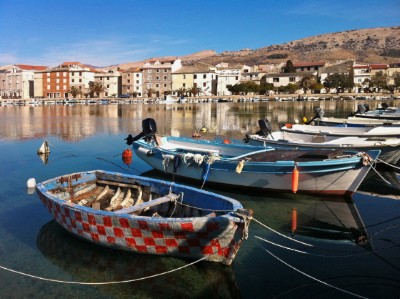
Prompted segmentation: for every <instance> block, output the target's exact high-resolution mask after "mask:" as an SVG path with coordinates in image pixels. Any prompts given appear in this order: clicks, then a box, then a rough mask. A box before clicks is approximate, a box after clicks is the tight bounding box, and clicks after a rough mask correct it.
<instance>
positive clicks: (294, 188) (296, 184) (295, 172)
mask: <svg viewBox="0 0 400 299" xmlns="http://www.w3.org/2000/svg"><path fill="white" fill-rule="evenodd" d="M297 190H299V171H298V170H297V167H296V166H295V167H294V169H293V172H292V192H293V193H296V192H297Z"/></svg>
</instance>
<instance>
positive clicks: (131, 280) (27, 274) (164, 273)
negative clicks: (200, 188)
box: [0, 249, 222, 285]
mask: <svg viewBox="0 0 400 299" xmlns="http://www.w3.org/2000/svg"><path fill="white" fill-rule="evenodd" d="M221 250H222V249H221ZM218 252H219V251H217V252H215V253H213V254H211V255H215V254H217V253H218ZM209 256H210V255H208V256H204V257H202V258H201V259H198V260H196V261H194V262H191V263H189V264H187V265H184V266H181V267H178V268H176V269H172V270H169V271H165V272H162V273H157V274H153V275H149V276H144V277H140V278H134V279H128V280H120V281H105V282H82V281H67V280H59V279H52V278H46V277H42V276H36V275H32V274H29V273H24V272H21V271H17V270H13V269H10V268H7V267H4V266H1V265H0V268H1V269H3V270H6V271H9V272H12V273H15V274H20V275H22V276H26V277H30V278H34V279H38V280H43V281H48V282H57V283H65V284H77V285H108V284H121V283H129V282H136V281H141V280H146V279H150V278H154V277H158V276H162V275H166V274H170V273H173V272H176V271H179V270H182V269H184V268H187V267H189V266H192V265H194V264H197V263H199V262H201V261H203V260H205V259H206V258H208V257H209Z"/></svg>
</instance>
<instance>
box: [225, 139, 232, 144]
mask: <svg viewBox="0 0 400 299" xmlns="http://www.w3.org/2000/svg"><path fill="white" fill-rule="evenodd" d="M224 143H225V144H231V143H232V141H230V140H229V139H225V140H224Z"/></svg>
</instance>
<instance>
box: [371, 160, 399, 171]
mask: <svg viewBox="0 0 400 299" xmlns="http://www.w3.org/2000/svg"><path fill="white" fill-rule="evenodd" d="M377 160H378V161H379V162H381V163H383V164H386V165H388V166H390V167H393V168H396V169H400V167H398V166H395V165H393V164H390V163H387V162H385V161H383V160H381V159H379V158H378V159H377Z"/></svg>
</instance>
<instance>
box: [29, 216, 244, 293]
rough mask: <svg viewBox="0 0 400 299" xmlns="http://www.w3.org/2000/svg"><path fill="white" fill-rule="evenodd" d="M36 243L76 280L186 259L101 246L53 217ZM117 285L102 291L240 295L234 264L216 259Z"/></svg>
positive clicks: (147, 270)
mask: <svg viewBox="0 0 400 299" xmlns="http://www.w3.org/2000/svg"><path fill="white" fill-rule="evenodd" d="M36 244H37V247H38V249H39V250H40V252H41V253H42V254H43V255H44V257H45V258H46V259H47V260H49V261H50V262H51V263H52V264H54V265H55V266H57V267H59V268H61V269H62V270H63V271H65V272H66V273H68V274H70V275H72V277H73V279H72V280H74V281H82V282H105V281H123V280H133V279H140V278H143V277H147V276H151V275H156V274H159V273H164V272H169V271H172V270H174V269H177V268H179V267H182V266H184V265H185V264H186V262H185V261H183V260H180V259H174V258H165V257H156V256H150V255H139V254H132V253H128V252H124V251H118V250H112V249H108V248H103V247H98V246H95V245H92V244H90V243H88V242H85V241H83V240H80V239H78V238H75V237H74V236H72V235H70V234H69V233H67V232H66V231H65V230H64V229H63V228H62V227H60V226H59V225H58V224H57V223H56V222H55V221H50V222H48V223H47V224H45V225H44V226H43V227H42V228H41V230H40V232H39V234H38V237H37V243H36ZM69 280H71V279H69ZM115 286H118V284H117V285H112V284H110V285H109V286H107V285H106V286H102V288H103V292H106V293H108V294H109V295H116V294H115V292H117V294H119V296H122V294H123V296H122V297H125V296H128V295H129V294H131V296H132V295H133V294H135V295H136V296H138V295H139V294H142V295H141V296H139V297H142V298H193V297H196V298H240V294H239V290H238V288H237V286H236V283H235V277H234V273H233V271H232V268H231V267H226V266H223V265H219V264H214V263H199V264H196V265H193V266H190V267H188V268H185V269H183V270H180V271H176V272H173V273H167V274H166V275H163V276H159V277H156V278H151V279H147V280H139V281H137V282H134V283H128V284H127V283H125V284H122V286H123V288H121V285H119V287H118V288H115ZM128 297H130V296H128Z"/></svg>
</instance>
